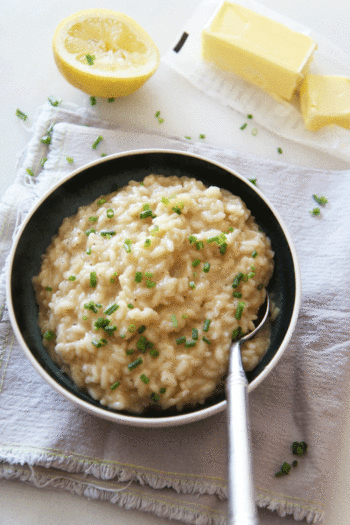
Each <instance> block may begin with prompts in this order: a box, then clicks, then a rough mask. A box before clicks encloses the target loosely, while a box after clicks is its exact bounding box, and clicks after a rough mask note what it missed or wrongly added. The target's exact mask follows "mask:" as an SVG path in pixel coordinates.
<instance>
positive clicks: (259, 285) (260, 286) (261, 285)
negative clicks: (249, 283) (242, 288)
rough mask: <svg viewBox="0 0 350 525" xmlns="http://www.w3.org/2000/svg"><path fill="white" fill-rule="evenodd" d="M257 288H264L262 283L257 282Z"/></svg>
mask: <svg viewBox="0 0 350 525" xmlns="http://www.w3.org/2000/svg"><path fill="white" fill-rule="evenodd" d="M256 288H257V290H262V289H263V288H264V285H263V284H262V283H260V284H258V286H257V287H256Z"/></svg>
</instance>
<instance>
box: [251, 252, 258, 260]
mask: <svg viewBox="0 0 350 525" xmlns="http://www.w3.org/2000/svg"><path fill="white" fill-rule="evenodd" d="M257 255H258V252H257V251H256V250H254V251H253V252H252V257H253V259H255V257H256V256H257Z"/></svg>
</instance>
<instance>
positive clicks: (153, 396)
mask: <svg viewBox="0 0 350 525" xmlns="http://www.w3.org/2000/svg"><path fill="white" fill-rule="evenodd" d="M150 397H151V399H152V401H154V402H155V403H157V401H159V395H158V394H156V393H155V392H152V394H151V396H150Z"/></svg>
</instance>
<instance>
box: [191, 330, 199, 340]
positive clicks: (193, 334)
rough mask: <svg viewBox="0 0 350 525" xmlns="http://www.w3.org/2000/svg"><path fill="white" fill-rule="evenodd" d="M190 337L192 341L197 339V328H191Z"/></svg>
mask: <svg viewBox="0 0 350 525" xmlns="http://www.w3.org/2000/svg"><path fill="white" fill-rule="evenodd" d="M192 339H193V340H194V341H197V339H198V330H197V328H192Z"/></svg>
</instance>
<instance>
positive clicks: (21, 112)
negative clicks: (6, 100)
mask: <svg viewBox="0 0 350 525" xmlns="http://www.w3.org/2000/svg"><path fill="white" fill-rule="evenodd" d="M16 117H18V118H20V119H21V120H27V118H28V115H26V114H25V113H23V111H21V110H20V109H16Z"/></svg>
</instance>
